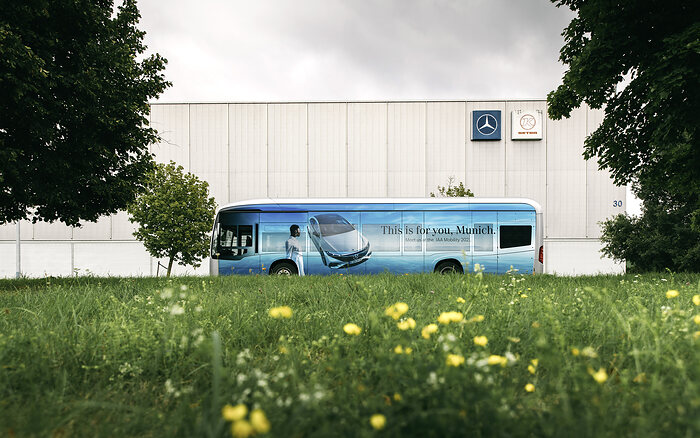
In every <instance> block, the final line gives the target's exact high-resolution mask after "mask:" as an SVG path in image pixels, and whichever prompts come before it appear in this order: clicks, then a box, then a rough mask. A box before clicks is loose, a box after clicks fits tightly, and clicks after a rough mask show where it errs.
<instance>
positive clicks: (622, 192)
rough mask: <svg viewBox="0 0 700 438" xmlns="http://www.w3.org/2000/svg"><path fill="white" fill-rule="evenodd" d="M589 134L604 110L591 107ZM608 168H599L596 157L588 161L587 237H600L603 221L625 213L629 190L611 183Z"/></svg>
mask: <svg viewBox="0 0 700 438" xmlns="http://www.w3.org/2000/svg"><path fill="white" fill-rule="evenodd" d="M587 116H588V120H587V125H588V126H587V132H586V134H587V135H590V134H592V133H593V131H595V130H596V129H597V128H598V126H600V124H601V122H602V121H603V111H602V110H593V109H589V110H588V113H587ZM611 181H612V177H611V176H610V172H609V171H608V170H599V169H598V162H597V160H596V159H595V158H593V159H590V160H588V161H586V212H587V217H586V237H595V238H599V237H600V235H601V227H600V223H599V222H601V221H603V220H605V219H609V218H611V217H613V216H616V215H618V214H621V213H624V212H625V208H626V205H625V204H626V199H625V198H626V195H627V191H626V189H625V187H624V186H622V187H617V186H615V185H614V184H612V183H611Z"/></svg>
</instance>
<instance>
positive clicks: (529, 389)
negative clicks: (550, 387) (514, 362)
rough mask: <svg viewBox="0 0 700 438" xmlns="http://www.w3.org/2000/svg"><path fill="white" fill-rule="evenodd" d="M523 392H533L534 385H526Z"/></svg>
mask: <svg viewBox="0 0 700 438" xmlns="http://www.w3.org/2000/svg"><path fill="white" fill-rule="evenodd" d="M525 391H527V392H535V385H533V384H532V383H528V384H527V385H525Z"/></svg>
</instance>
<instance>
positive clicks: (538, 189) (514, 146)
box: [502, 101, 548, 210]
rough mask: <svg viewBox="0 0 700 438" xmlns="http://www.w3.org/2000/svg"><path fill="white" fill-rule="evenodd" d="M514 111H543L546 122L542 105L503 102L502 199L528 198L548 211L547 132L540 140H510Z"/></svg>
mask: <svg viewBox="0 0 700 438" xmlns="http://www.w3.org/2000/svg"><path fill="white" fill-rule="evenodd" d="M514 110H525V111H537V110H539V111H542V116H543V119H544V118H546V113H547V105H546V103H545V102H544V101H536V102H532V101H531V102H506V113H505V115H504V117H503V119H502V120H503V129H504V138H505V166H506V172H505V196H507V197H509V198H530V199H533V200H535V201H537V202H538V203H539V204H540V205H541V206H542V208H543V209H545V210H546V209H547V167H546V164H547V146H548V143H547V132H546V131H545V132H544V134H543V139H542V140H511V116H510V115H511V113H512V112H513V111H514ZM545 128H546V127H545Z"/></svg>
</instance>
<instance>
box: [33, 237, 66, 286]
mask: <svg viewBox="0 0 700 438" xmlns="http://www.w3.org/2000/svg"><path fill="white" fill-rule="evenodd" d="M71 245H72V243H71V242H60V243H59V242H22V274H23V275H26V276H28V277H44V276H46V275H50V276H57V277H65V276H69V275H72V271H71Z"/></svg>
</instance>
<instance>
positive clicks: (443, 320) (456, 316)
mask: <svg viewBox="0 0 700 438" xmlns="http://www.w3.org/2000/svg"><path fill="white" fill-rule="evenodd" d="M462 319H464V315H462V312H442V313H441V314H440V316H438V322H439V323H440V324H449V323H451V322H460V321H461V320H462Z"/></svg>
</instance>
